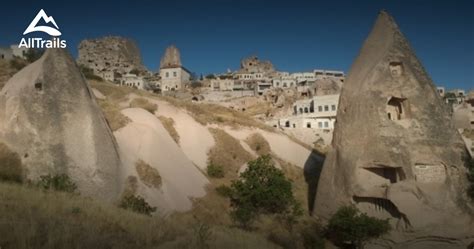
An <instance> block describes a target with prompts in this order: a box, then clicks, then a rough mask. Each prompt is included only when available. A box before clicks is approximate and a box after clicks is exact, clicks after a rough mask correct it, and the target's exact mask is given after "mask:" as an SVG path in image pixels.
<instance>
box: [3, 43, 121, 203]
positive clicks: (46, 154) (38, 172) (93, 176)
mask: <svg viewBox="0 0 474 249" xmlns="http://www.w3.org/2000/svg"><path fill="white" fill-rule="evenodd" d="M0 139H1V140H3V141H4V142H5V143H7V144H8V145H9V147H10V148H12V149H13V150H14V151H15V152H17V153H18V154H19V155H20V156H21V158H22V163H23V165H24V167H25V169H26V172H27V178H28V179H30V180H34V181H36V180H38V178H39V177H40V176H42V175H47V174H52V175H55V174H67V175H69V177H70V178H71V179H72V181H74V182H75V183H76V185H77V186H78V189H79V191H80V192H81V193H82V194H85V195H87V196H92V197H96V198H100V199H102V200H108V201H112V200H114V199H116V198H117V197H118V194H119V191H120V189H119V187H118V186H119V185H118V181H119V177H118V172H119V168H120V164H121V163H120V159H119V155H118V150H117V147H116V142H115V139H114V137H113V135H112V133H111V131H110V129H109V127H108V125H107V123H106V120H105V119H104V117H103V114H102V112H101V111H100V109H99V106H98V105H97V103H96V101H95V98H94V96H93V94H92V91H91V89H90V88H89V86H88V84H87V82H86V80H85V79H84V77H83V75H82V74H81V72H80V70H79V68H78V67H77V65H76V63H75V62H74V60H73V58H72V57H71V56H70V55H69V54H68V53H67V51H66V50H62V49H48V50H47V51H46V52H45V54H44V55H43V56H42V57H41V58H40V59H39V60H37V61H36V62H34V63H32V64H31V65H29V66H27V67H25V68H24V69H23V70H21V71H20V72H18V73H17V74H15V75H14V76H13V77H12V78H11V79H10V80H9V81H8V82H7V83H6V85H5V87H4V88H3V89H2V91H1V92H0Z"/></svg>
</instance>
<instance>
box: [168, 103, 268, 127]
mask: <svg viewBox="0 0 474 249" xmlns="http://www.w3.org/2000/svg"><path fill="white" fill-rule="evenodd" d="M160 98H162V99H163V100H165V101H167V102H169V103H171V104H173V105H174V106H176V107H180V108H183V109H186V110H187V111H188V112H189V113H190V114H191V115H192V116H193V118H194V119H195V120H196V121H197V122H199V123H200V124H202V125H207V124H224V125H228V126H231V127H238V126H247V127H257V128H260V129H263V130H268V131H273V128H272V127H270V126H268V125H265V124H264V123H262V122H259V121H257V120H255V119H254V118H252V117H251V116H249V115H247V114H245V113H242V112H238V111H235V110H232V109H229V108H226V107H223V106H220V105H215V104H207V103H193V102H190V101H183V100H178V99H175V98H171V97H160Z"/></svg>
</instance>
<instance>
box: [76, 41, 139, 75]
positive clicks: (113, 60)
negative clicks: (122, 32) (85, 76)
mask: <svg viewBox="0 0 474 249" xmlns="http://www.w3.org/2000/svg"><path fill="white" fill-rule="evenodd" d="M77 63H78V64H80V65H84V66H86V67H88V68H91V69H93V70H94V72H95V73H98V72H103V71H113V72H117V73H120V74H125V73H128V72H130V71H131V70H133V69H137V70H140V71H143V70H145V67H144V66H143V64H142V59H141V57H140V50H139V49H138V47H137V45H136V44H135V42H134V41H132V40H130V39H127V38H123V37H118V36H107V37H104V38H99V39H88V40H83V41H81V43H80V44H79V47H78V58H77Z"/></svg>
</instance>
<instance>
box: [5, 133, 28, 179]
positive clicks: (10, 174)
mask: <svg viewBox="0 0 474 249" xmlns="http://www.w3.org/2000/svg"><path fill="white" fill-rule="evenodd" d="M24 174H25V172H24V170H23V166H22V164H21V158H20V156H19V155H18V154H17V153H15V152H13V151H11V150H10V148H8V146H7V145H6V144H4V143H2V142H1V141H0V180H4V181H14V182H22V181H23V178H24Z"/></svg>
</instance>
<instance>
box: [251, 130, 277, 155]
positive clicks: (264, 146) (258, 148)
mask: <svg viewBox="0 0 474 249" xmlns="http://www.w3.org/2000/svg"><path fill="white" fill-rule="evenodd" d="M245 142H246V143H247V144H248V145H249V146H250V148H252V150H254V151H255V152H256V153H257V154H258V155H259V156H262V155H268V154H270V153H271V148H270V144H269V143H268V141H267V140H266V139H265V138H264V137H263V136H262V135H260V133H253V134H252V135H250V136H249V137H247V139H246V140H245Z"/></svg>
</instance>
